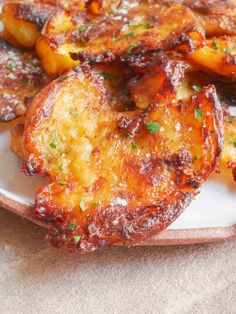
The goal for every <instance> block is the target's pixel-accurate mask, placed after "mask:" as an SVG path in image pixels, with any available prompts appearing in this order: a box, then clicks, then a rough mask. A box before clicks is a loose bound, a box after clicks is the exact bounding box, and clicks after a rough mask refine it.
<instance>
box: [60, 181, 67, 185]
mask: <svg viewBox="0 0 236 314" xmlns="http://www.w3.org/2000/svg"><path fill="white" fill-rule="evenodd" d="M59 184H60V185H66V184H67V182H66V181H65V180H61V181H59Z"/></svg>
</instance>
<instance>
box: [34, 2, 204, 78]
mask: <svg viewBox="0 0 236 314" xmlns="http://www.w3.org/2000/svg"><path fill="white" fill-rule="evenodd" d="M119 9H120V10H121V11H119V10H118V11H117V13H116V14H112V13H110V14H109V15H108V16H107V15H105V16H101V17H97V18H91V17H88V15H87V14H83V13H81V14H79V15H78V14H77V15H76V17H73V16H72V17H71V16H69V15H68V14H67V13H65V12H57V13H55V14H54V15H53V16H52V18H51V19H50V21H49V22H48V24H47V27H46V28H45V30H44V32H43V36H42V37H41V38H40V39H39V40H38V42H37V44H36V51H37V53H38V55H39V56H40V59H41V61H42V64H43V66H44V68H45V69H46V71H47V72H48V73H49V74H58V73H62V72H64V71H65V70H67V69H69V68H71V67H73V66H75V65H77V64H79V63H80V61H81V60H82V61H88V62H111V61H112V60H114V59H116V60H117V59H119V60H130V59H131V60H132V58H133V55H134V54H142V55H143V54H145V53H146V52H148V51H156V50H160V49H165V50H170V49H174V48H176V46H178V49H180V50H181V49H183V48H185V50H187V49H190V50H192V49H194V48H195V46H197V45H198V43H199V42H200V43H202V35H201V32H202V29H201V27H200V25H199V22H198V20H197V19H196V17H195V16H194V14H193V13H192V12H191V10H190V9H188V8H187V7H183V6H180V5H175V6H172V7H170V8H169V9H166V8H165V7H164V6H163V7H162V6H158V5H151V4H149V5H147V4H146V3H141V4H140V5H139V6H138V7H134V8H129V9H127V11H128V12H126V11H125V14H122V12H123V11H122V6H121V7H120V8H119ZM183 16H184V19H183ZM170 20H171V21H172V23H171V24H169V22H168V21H170ZM199 38H200V39H201V40H200V39H199ZM71 57H72V59H73V60H72V59H71Z"/></svg>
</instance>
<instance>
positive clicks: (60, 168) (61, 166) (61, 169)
mask: <svg viewBox="0 0 236 314" xmlns="http://www.w3.org/2000/svg"><path fill="white" fill-rule="evenodd" d="M58 170H60V171H61V172H63V165H62V164H60V165H59V166H58Z"/></svg>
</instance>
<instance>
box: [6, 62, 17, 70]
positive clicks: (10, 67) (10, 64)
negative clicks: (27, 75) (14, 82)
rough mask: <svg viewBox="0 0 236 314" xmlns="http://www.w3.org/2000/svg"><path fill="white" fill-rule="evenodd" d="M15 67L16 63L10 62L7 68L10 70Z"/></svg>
mask: <svg viewBox="0 0 236 314" xmlns="http://www.w3.org/2000/svg"><path fill="white" fill-rule="evenodd" d="M14 67H15V63H14V62H8V64H7V68H8V69H13V68H14Z"/></svg>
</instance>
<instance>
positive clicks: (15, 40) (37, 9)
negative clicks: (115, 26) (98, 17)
mask: <svg viewBox="0 0 236 314" xmlns="http://www.w3.org/2000/svg"><path fill="white" fill-rule="evenodd" d="M86 2H87V1H86V0H79V1H78V0H70V1H68V0H55V1H51V0H27V1H8V2H7V3H5V4H3V9H2V14H1V15H0V20H1V21H2V22H3V25H4V31H3V33H2V34H1V37H2V38H3V39H5V40H6V41H8V42H10V43H11V44H13V45H14V46H17V47H18V46H23V47H26V48H32V47H34V45H35V43H36V41H37V39H38V38H39V36H40V32H41V30H42V29H43V26H44V25H45V24H46V22H47V20H48V19H49V17H50V15H51V14H52V12H53V11H54V10H56V9H62V10H65V11H66V12H69V13H70V14H76V13H77V12H82V11H86V10H87V12H88V13H89V12H90V13H91V14H104V13H106V12H110V11H114V10H115V9H116V8H117V6H118V5H119V4H120V0H116V1H110V0H91V1H90V2H88V3H86Z"/></svg>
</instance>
